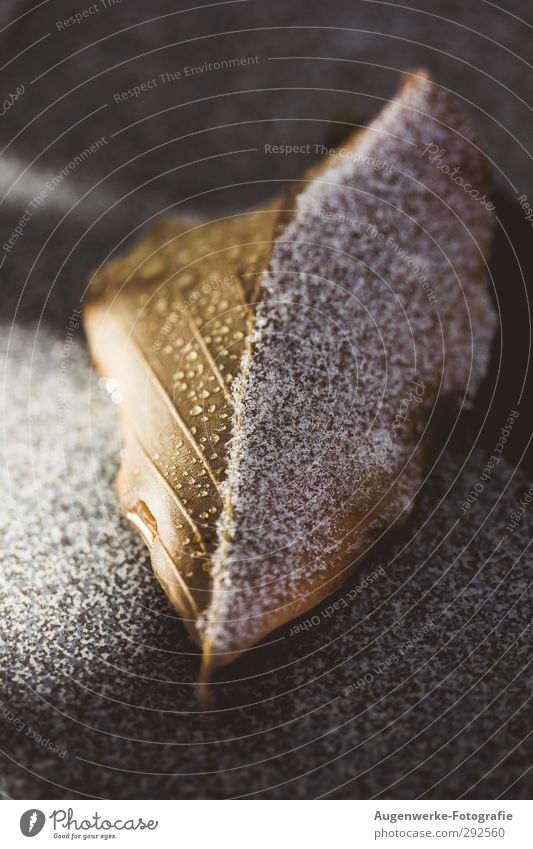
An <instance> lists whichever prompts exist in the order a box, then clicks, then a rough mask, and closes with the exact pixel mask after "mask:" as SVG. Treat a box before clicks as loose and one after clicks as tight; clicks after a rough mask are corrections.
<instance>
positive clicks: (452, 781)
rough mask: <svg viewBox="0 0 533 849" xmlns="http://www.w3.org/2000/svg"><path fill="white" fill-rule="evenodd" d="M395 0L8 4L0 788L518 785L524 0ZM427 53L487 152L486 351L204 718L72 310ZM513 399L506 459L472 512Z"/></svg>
mask: <svg viewBox="0 0 533 849" xmlns="http://www.w3.org/2000/svg"><path fill="white" fill-rule="evenodd" d="M413 4H414V5H403V4H400V3H398V2H381V0H350V1H349V2H348V0H329V2H328V3H319V2H316V0H293V2H291V3H287V2H283V0H270V2H269V3H264V2H261V0H228V2H215V3H205V4H198V5H196V6H191V5H190V4H189V2H187V3H183V2H179V3H176V2H172V3H171V2H169V0H152V2H151V3H150V4H139V3H134V2H133V0H120V2H119V0H97V2H94V3H92V4H91V3H90V2H86V0H77V2H61V0H42V1H41V2H36V3H29V2H24V0H9V2H6V0H4V2H3V3H2V6H1V9H0V43H1V46H2V60H1V89H0V92H1V101H2V104H1V105H0V112H1V121H0V147H1V153H0V157H1V167H0V192H1V200H0V232H1V244H2V250H1V251H0V263H1V264H0V275H1V286H0V334H1V341H0V349H1V356H2V441H1V444H2V452H3V457H2V461H3V462H2V471H1V474H2V478H3V480H2V491H3V498H2V499H1V500H0V527H1V530H2V538H1V539H0V547H1V550H2V561H3V570H2V578H1V589H2V602H1V605H2V609H1V611H0V621H1V622H2V631H3V637H4V639H3V645H2V649H1V660H2V688H1V695H0V701H1V704H0V747H1V749H2V755H1V773H0V774H1V780H0V789H1V790H2V791H3V793H4V794H5V795H6V796H13V797H16V798H31V797H33V798H39V797H41V798H47V797H58V798H64V797H71V796H72V797H76V796H80V797H85V796H96V797H112V798H113V797H122V798H132V797H139V798H150V797H155V798H157V797H161V798H167V797H177V798H182V797H187V798H204V797H207V798H212V797H232V796H243V795H250V796H254V797H256V798H261V797H264V798H266V797H281V798H311V797H315V796H322V795H328V796H330V797H337V798H354V797H361V798H369V797H373V796H380V795H381V796H384V797H388V798H390V797H403V798H415V797H418V796H421V797H435V798H443V797H447V796H449V797H458V796H462V795H464V796H476V797H479V798H494V797H496V796H500V795H502V796H506V795H507V796H509V797H510V798H520V797H522V796H527V795H528V788H530V786H531V784H530V773H529V770H530V768H531V763H532V759H531V731H532V723H531V705H530V699H531V695H532V693H533V679H532V677H531V671H530V668H529V664H530V661H531V631H530V622H531V554H530V552H529V549H528V546H529V541H530V537H531V526H532V515H533V513H532V512H531V510H530V511H529V512H528V510H527V509H525V510H524V512H523V515H522V514H519V515H520V516H521V518H520V521H519V522H518V524H517V526H516V527H515V528H514V529H513V530H512V531H509V530H507V528H508V525H509V523H510V522H511V521H512V520H511V519H510V517H511V516H512V515H513V513H516V512H517V510H519V511H520V510H521V509H522V508H521V507H520V504H521V502H524V497H525V493H528V492H529V478H530V477H531V471H532V468H531V467H532V463H531V455H530V453H529V451H528V448H529V442H530V437H531V414H530V397H531V379H530V370H529V353H530V341H531V337H530V318H531V315H530V298H529V293H530V288H531V282H530V281H531V272H532V265H533V262H532V249H531V245H532V243H533V231H532V229H531V228H532V226H533V222H531V221H528V220H527V210H525V204H527V203H529V204H531V205H532V206H533V168H532V167H531V146H532V142H533V116H532V106H531V102H530V101H531V91H532V90H533V66H532V62H533V50H532V45H533V38H532V35H533V14H532V10H531V9H530V8H529V7H528V6H527V4H524V3H520V2H518V0H507V2H505V3H492V2H488V0H472V2H470V3H468V4H466V3H464V2H459V0H446V2H444V0H431V2H421V0H413ZM420 66H425V67H427V68H429V69H430V71H431V73H432V74H433V76H434V78H435V79H436V80H437V82H438V83H439V84H440V85H442V86H444V87H445V88H446V89H448V90H449V91H450V92H452V93H453V94H454V96H455V97H456V98H457V100H458V102H459V104H460V106H461V107H462V108H463V109H464V110H465V111H466V112H467V113H469V115H470V116H471V118H472V120H473V121H474V123H475V124H476V126H477V127H478V130H479V137H480V144H481V147H482V149H483V150H484V151H485V153H486V155H487V157H488V158H489V161H490V163H491V168H492V173H493V180H494V195H495V200H496V204H497V213H498V233H497V238H496V242H495V246H494V254H493V262H492V281H491V282H492V288H493V291H494V298H495V300H496V302H497V304H498V308H499V310H500V319H501V327H502V334H501V339H500V341H499V342H498V343H497V344H496V345H495V350H494V355H493V363H492V368H491V373H490V375H489V377H488V378H487V381H486V383H485V385H484V387H483V389H482V391H481V393H480V396H479V398H478V401H477V404H476V407H475V409H474V410H473V411H471V412H469V413H465V414H464V415H463V416H462V418H461V420H460V422H459V424H458V425H457V427H455V428H454V430H453V433H451V434H450V440H449V445H448V449H447V451H446V453H445V454H444V456H443V458H442V459H441V462H440V464H439V466H438V467H437V468H435V469H434V470H433V472H432V474H431V475H430V476H429V479H428V482H427V485H426V487H425V491H424V494H423V496H422V498H421V499H420V501H419V503H418V505H417V509H416V511H415V515H414V517H413V520H412V522H410V524H409V525H408V527H407V528H406V529H404V531H403V532H402V534H401V535H400V536H399V538H398V539H397V540H395V542H394V546H393V547H392V550H391V549H390V548H388V549H387V550H386V551H384V552H376V553H375V555H374V559H373V561H372V562H370V563H369V564H368V566H367V567H366V570H365V573H370V572H372V570H373V569H374V570H375V569H376V568H378V567H379V566H383V567H384V568H385V575H384V576H383V575H381V573H380V577H379V580H376V581H373V582H372V583H371V584H370V585H369V586H368V587H367V588H365V589H364V592H360V594H359V597H358V599H357V602H356V603H354V604H352V605H350V606H349V607H348V608H345V609H342V610H341V611H339V612H338V613H337V614H336V615H335V616H334V617H330V618H328V617H324V616H322V615H319V616H318V618H319V620H320V623H319V625H316V626H315V625H313V627H312V628H310V629H307V630H305V631H303V633H302V634H300V635H296V636H291V633H290V628H287V629H285V630H284V631H283V632H280V633H278V634H277V635H275V637H274V638H273V640H272V641H271V642H270V644H269V645H267V646H260V647H258V648H257V649H254V650H253V651H252V652H250V653H249V654H248V655H247V656H246V657H245V658H243V659H242V660H240V661H239V662H238V663H237V664H236V665H235V666H233V667H231V668H230V669H229V670H226V671H225V672H224V673H223V674H221V676H220V679H219V682H218V684H217V687H216V689H217V706H216V709H215V710H214V711H212V712H207V713H202V712H201V711H200V709H199V707H198V705H197V702H196V700H195V695H194V682H195V679H196V674H197V669H198V656H197V654H196V650H195V649H194V647H193V646H192V645H191V644H190V643H189V641H188V640H187V638H186V636H185V632H184V629H183V628H182V626H181V624H180V622H179V619H178V618H177V617H176V616H175V614H174V613H173V611H172V610H171V609H170V607H169V605H168V604H167V602H166V599H165V598H164V597H163V594H162V592H161V591H160V589H159V587H158V585H157V582H156V581H155V580H154V579H153V577H152V575H151V571H150V566H149V562H148V557H147V555H146V552H145V551H144V548H143V547H142V545H141V544H140V543H139V542H138V541H137V539H136V538H135V537H134V536H133V534H132V532H131V531H130V529H129V528H128V526H127V525H126V523H125V522H124V521H123V519H122V518H121V516H120V514H119V511H118V508H117V505H116V503H115V495H114V483H113V481H114V477H115V474H116V470H117V466H118V461H119V449H120V441H119V440H120V437H119V434H118V428H117V421H116V411H115V409H113V408H112V406H113V405H112V404H110V402H109V399H108V396H107V394H106V393H105V391H104V390H103V389H102V387H101V386H100V384H99V382H98V378H97V377H96V376H95V375H94V374H93V372H92V370H91V365H90V360H89V357H88V354H87V352H86V346H85V340H84V336H83V330H82V328H81V327H80V326H77V325H79V312H77V311H79V310H80V309H81V307H82V302H83V297H84V292H85V288H86V286H87V283H88V280H89V278H90V275H91V273H92V271H93V270H94V269H96V268H97V267H98V266H99V265H100V264H101V263H103V262H105V261H106V260H107V259H108V258H109V257H110V256H112V255H114V254H117V253H120V252H121V251H124V250H125V249H126V248H127V247H128V246H129V245H130V244H131V243H132V242H134V241H135V239H136V238H138V237H139V234H140V232H141V231H142V229H143V228H144V227H145V226H146V225H147V224H148V223H149V222H150V221H151V220H152V219H154V218H155V217H157V216H159V215H161V214H172V213H174V214H184V213H187V214H194V215H202V216H215V215H217V214H219V213H220V212H221V211H225V210H234V209H239V208H244V207H246V206H249V205H252V204H257V203H260V202H261V201H263V200H265V199H268V198H270V197H271V196H273V195H275V194H277V193H278V192H279V191H280V190H282V189H283V188H284V187H285V186H286V185H287V181H290V180H292V179H294V178H295V177H297V176H298V174H300V173H301V171H302V170H303V169H305V168H307V167H309V165H311V164H312V163H313V161H314V160H315V159H316V158H317V154H316V152H315V148H314V145H315V144H316V145H320V144H326V145H328V146H335V145H337V144H338V143H339V141H341V140H342V139H343V138H344V137H345V136H346V135H347V134H348V133H349V132H351V131H352V130H353V129H354V128H357V127H360V126H364V125H365V123H366V122H367V121H368V120H369V119H371V118H372V116H374V115H375V114H376V113H377V112H378V111H379V109H380V108H381V106H382V105H383V104H384V103H385V102H386V101H387V100H388V99H389V98H390V97H391V96H393V94H394V92H395V90H396V89H397V87H398V85H399V81H400V76H401V73H402V71H404V70H405V69H408V68H416V67H420ZM268 144H272V145H291V144H292V145H294V144H298V145H302V144H309V145H310V146H311V148H310V150H311V153H309V154H301V155H296V154H292V155H290V156H282V155H276V154H268V153H265V145H268ZM524 197H525V199H524ZM10 239H11V242H10V241H9V240H10ZM528 405H529V406H528ZM511 411H518V412H519V416H518V417H515V418H514V419H513V422H514V423H513V425H512V428H511V429H510V431H509V434H508V436H507V437H506V443H505V456H504V457H503V458H502V459H501V461H500V462H499V463H498V465H497V467H496V470H495V472H494V474H493V476H492V477H491V479H490V481H489V482H486V483H485V484H484V486H483V488H482V492H480V493H478V497H477V498H476V499H474V503H473V506H472V508H471V509H469V510H468V512H467V513H466V514H465V513H464V512H462V511H461V505H462V504H463V503H464V501H465V499H466V498H467V497H468V495H469V493H471V491H472V489H473V487H475V486H476V485H477V484H478V483H479V479H480V474H482V472H483V468H484V466H485V463H486V460H487V458H488V457H490V455H491V453H492V451H493V450H494V446H495V444H496V443H497V441H498V439H499V437H500V435H501V429H502V427H505V426H506V422H507V420H508V418H509V415H510V413H511ZM528 476H529V477H528ZM362 578H363V574H361V575H358V576H355V577H354V579H353V581H352V586H357V585H358V584H360V583H361V580H362ZM340 595H342V592H341V594H340ZM319 614H320V612H319ZM433 619H435V620H438V621H439V623H441V624H440V626H439V627H438V628H432V629H430V631H429V633H428V634H427V635H426V638H425V639H424V640H423V641H421V642H420V644H418V643H417V645H416V646H415V647H414V648H413V649H412V650H410V651H409V652H408V653H406V654H405V655H404V656H402V658H401V659H400V661H399V662H397V663H395V664H393V665H392V666H391V668H390V669H388V671H387V673H386V674H382V673H377V672H376V668H377V667H379V664H380V663H382V662H383V661H384V659H387V658H388V657H391V656H392V655H393V654H394V653H395V651H396V648H397V646H398V645H400V644H402V643H403V642H404V641H405V640H406V639H409V637H410V635H412V634H413V633H414V632H415V631H416V630H417V629H419V628H421V627H423V626H424V625H425V624H426V623H427V622H428V620H432V621H433ZM442 623H445V624H442ZM365 675H368V676H370V679H371V680H370V683H368V679H367V684H368V686H359V687H356V688H355V689H354V691H353V692H352V693H351V694H350V695H345V694H344V693H345V690H346V688H348V687H349V686H350V684H351V683H353V682H354V681H357V680H360V679H362V678H364V676H365ZM530 792H531V791H530V789H529V794H530Z"/></svg>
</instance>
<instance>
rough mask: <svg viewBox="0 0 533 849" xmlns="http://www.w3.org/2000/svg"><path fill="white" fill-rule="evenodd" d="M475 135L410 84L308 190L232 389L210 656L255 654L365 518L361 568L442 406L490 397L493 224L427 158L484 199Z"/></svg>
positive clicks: (414, 476)
mask: <svg viewBox="0 0 533 849" xmlns="http://www.w3.org/2000/svg"><path fill="white" fill-rule="evenodd" d="M472 138H473V132H472V129H471V127H470V126H469V124H468V122H467V121H466V119H465V118H464V117H463V116H462V115H461V113H460V112H459V111H458V110H457V109H456V107H455V106H454V105H453V103H452V102H451V101H450V99H449V98H448V96H447V95H446V94H445V93H444V92H443V91H441V90H440V89H438V88H437V87H436V86H434V85H433V84H432V83H431V82H429V81H428V80H427V79H426V78H424V77H423V76H420V77H419V78H417V79H416V80H415V79H414V78H409V80H408V81H407V83H406V85H405V86H404V88H403V90H402V92H401V93H400V95H399V97H398V99H397V100H396V101H395V102H393V103H392V104H390V105H389V106H388V107H387V108H386V109H385V110H384V111H383V112H382V114H381V116H380V117H379V118H378V119H377V120H376V121H375V122H374V124H373V125H372V127H371V128H370V129H369V130H367V131H366V133H365V134H364V135H363V136H362V137H360V138H359V139H357V140H355V141H354V140H351V141H350V142H349V146H348V148H346V149H345V153H347V154H348V155H344V156H337V157H335V158H333V159H332V160H331V165H330V167H327V168H325V169H324V170H322V172H321V174H320V176H319V177H318V178H316V179H315V180H314V181H313V182H312V183H310V184H308V185H307V187H305V189H304V190H303V191H302V192H301V193H300V194H299V195H298V196H297V199H296V202H295V214H294V217H293V219H292V220H291V221H290V223H289V224H288V226H287V228H286V230H285V232H284V233H283V235H282V236H281V238H280V239H278V241H277V243H276V245H275V247H274V251H273V254H272V259H271V263H270V267H269V269H268V272H267V273H266V274H265V279H264V293H263V299H262V301H261V303H260V305H259V307H258V309H257V314H256V323H255V330H254V335H253V340H252V341H253V357H252V359H251V363H250V368H249V373H248V375H247V376H245V379H244V383H243V384H240V385H239V386H238V388H237V391H236V395H235V397H236V400H237V413H236V417H237V418H236V420H235V421H234V427H237V424H239V427H238V433H237V434H236V436H235V437H234V440H233V444H232V447H231V457H230V463H229V472H228V479H227V481H226V484H225V487H226V496H227V497H226V507H225V510H224V512H223V514H222V516H221V518H220V522H219V540H220V543H219V547H218V550H217V552H216V553H215V557H214V570H213V578H214V591H213V597H212V602H211V605H210V607H209V609H208V610H207V611H206V613H205V614H204V616H203V618H202V620H201V621H200V630H201V631H202V633H203V636H204V638H205V639H207V640H208V641H209V642H210V643H211V646H212V649H213V651H214V652H221V653H223V652H231V651H234V650H239V649H240V648H242V647H244V646H243V642H244V643H246V644H251V643H252V642H254V641H255V639H258V638H260V637H261V636H262V635H263V634H264V633H265V631H267V630H269V628H266V627H265V625H266V623H267V622H268V621H269V620H270V621H271V620H272V616H275V617H277V621H281V620H282V619H283V618H285V619H287V618H290V616H289V615H287V613H288V611H287V610H285V613H284V612H283V608H284V605H286V604H287V602H288V601H289V600H290V599H291V598H302V597H305V595H306V593H307V592H310V590H311V589H312V588H313V587H314V586H316V580H317V574H318V573H320V574H321V575H323V578H324V581H327V580H328V577H329V575H330V573H331V574H332V573H333V570H334V566H335V563H336V562H337V561H336V558H337V560H338V559H339V558H340V557H341V556H342V550H341V546H342V542H341V540H342V539H343V538H344V537H345V534H346V527H348V528H350V527H352V526H353V525H354V524H355V525H356V529H355V531H354V532H353V533H352V534H351V535H350V538H349V543H348V544H347V545H346V548H347V549H348V550H349V551H350V552H351V553H352V554H353V557H354V559H355V557H357V556H358V555H359V554H361V553H363V552H364V550H365V548H366V547H367V545H368V543H369V542H370V541H371V540H372V538H373V537H374V538H375V537H376V536H377V535H378V534H379V533H380V532H381V531H382V530H384V529H386V528H387V527H389V526H390V525H391V524H392V523H393V522H394V521H396V520H398V519H401V518H402V517H405V515H406V514H407V512H408V511H409V509H410V506H411V503H412V499H413V498H414V496H415V494H416V491H417V489H418V487H419V484H420V481H421V479H422V475H423V462H422V456H421V455H420V454H418V453H417V454H416V455H415V456H413V452H414V451H415V449H416V448H417V446H418V445H419V444H420V439H421V436H422V434H423V433H424V430H425V428H426V424H427V421H428V418H429V417H430V416H431V415H432V411H433V410H434V406H435V403H436V401H437V400H440V399H441V398H442V397H453V398H454V399H455V400H456V401H457V402H458V403H459V404H461V403H465V402H466V403H468V401H469V400H470V399H471V398H472V396H473V394H474V393H475V391H476V389H477V387H478V386H479V383H480V380H481V378H482V377H483V374H484V373H485V370H486V366H487V362H488V357H489V350H490V343H491V340H492V337H493V334H494V329H495V326H496V318H495V314H494V311H493V308H492V306H491V303H490V299H489V296H488V291H487V287H486V284H485V276H486V271H485V268H486V266H485V259H486V254H487V251H488V249H489V245H490V240H491V236H492V229H493V221H492V214H491V213H490V212H489V211H488V210H487V208H486V205H484V204H482V203H481V202H480V201H479V200H478V199H476V198H475V197H472V196H471V195H470V194H468V193H467V191H466V190H465V188H464V187H463V186H461V185H459V184H458V182H457V181H456V180H453V179H451V177H450V176H449V173H445V171H444V170H443V169H439V168H438V167H437V166H438V164H439V163H438V162H432V161H431V160H430V157H429V155H427V154H425V153H424V150H425V149H426V148H427V146H428V145H430V144H435V145H437V146H438V148H439V149H444V151H445V153H444V154H442V155H441V156H442V162H445V163H446V164H447V165H448V166H449V168H450V170H451V171H452V175H453V174H454V175H455V176H457V174H460V175H461V176H462V177H463V179H464V182H465V183H469V184H470V185H471V188H472V190H477V191H478V192H479V195H483V194H484V192H485V191H486V190H487V188H486V174H485V165H484V162H483V160H482V158H481V156H480V155H479V153H478V151H477V148H476V146H475V144H473V143H472V142H471V141H468V139H472ZM351 154H352V155H351ZM353 154H357V156H356V155H353ZM357 157H358V158H357ZM378 163H381V165H379V164H378ZM383 163H386V164H385V165H384V164H383ZM453 169H458V170H456V171H455V172H453ZM237 419H239V423H238V422H237ZM373 508H375V509H374V512H373V514H372V516H370V511H372V509H373ZM350 516H352V518H351V519H350V518H349V517H350ZM354 517H355V519H354ZM343 528H344V530H343ZM344 554H346V551H345V552H344Z"/></svg>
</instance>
